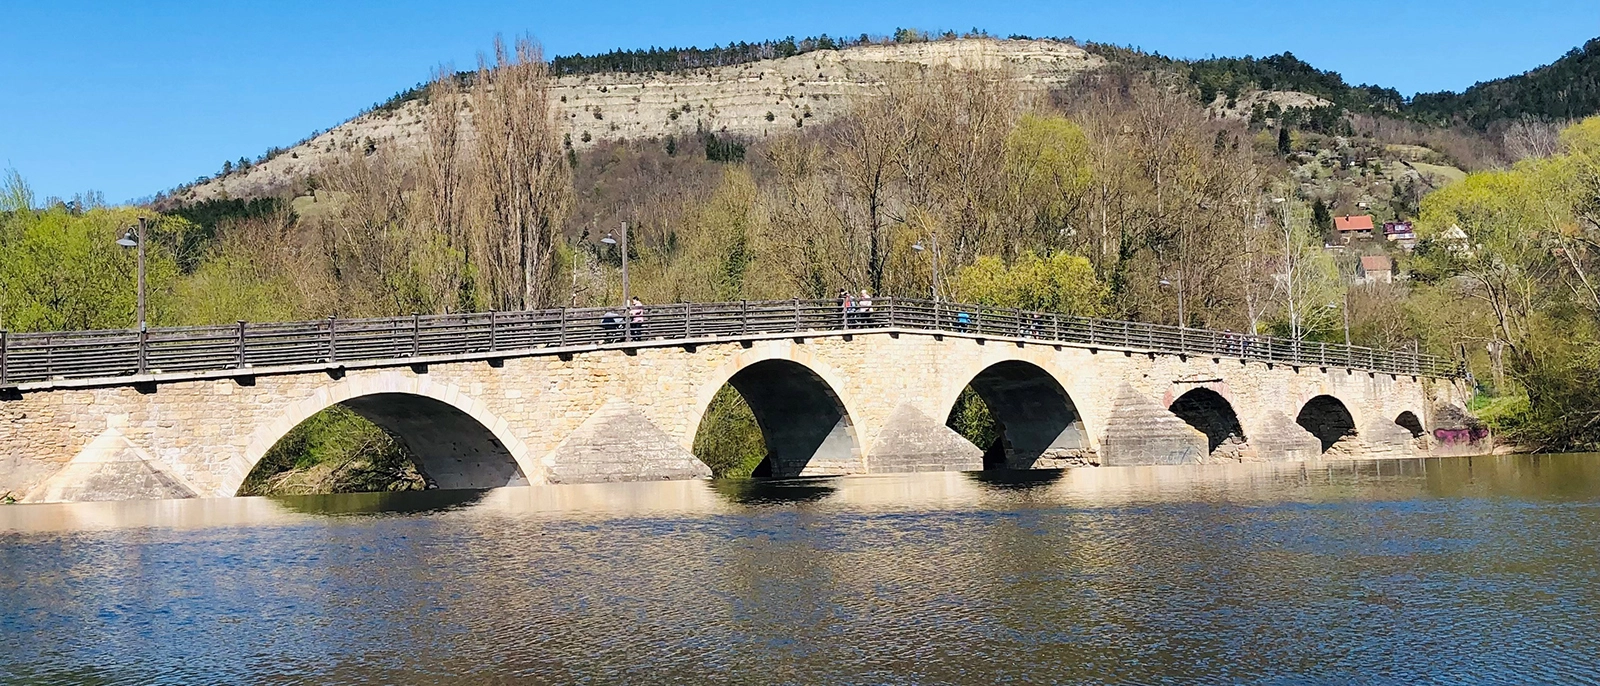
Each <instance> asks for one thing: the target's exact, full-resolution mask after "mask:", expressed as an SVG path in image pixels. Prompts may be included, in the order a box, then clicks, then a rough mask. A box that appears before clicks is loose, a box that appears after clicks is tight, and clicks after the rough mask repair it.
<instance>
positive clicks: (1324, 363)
mask: <svg viewBox="0 0 1600 686" xmlns="http://www.w3.org/2000/svg"><path fill="white" fill-rule="evenodd" d="M1319 345H1321V346H1322V350H1321V355H1322V366H1324V367H1326V366H1328V343H1327V342H1326V341H1324V342H1322V343H1320V344H1319Z"/></svg>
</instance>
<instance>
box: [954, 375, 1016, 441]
mask: <svg viewBox="0 0 1600 686" xmlns="http://www.w3.org/2000/svg"><path fill="white" fill-rule="evenodd" d="M945 424H946V425H948V426H949V427H950V429H951V430H952V431H955V432H956V433H958V434H961V436H962V437H963V438H965V439H967V440H968V441H971V442H972V444H973V445H975V446H978V449H979V450H983V451H986V452H987V451H989V450H991V449H993V448H994V447H995V442H996V441H998V440H1000V430H1001V427H1000V423H999V422H998V421H995V418H994V413H992V412H991V411H990V410H989V405H988V404H987V403H985V402H983V398H982V397H980V396H979V395H978V392H977V391H974V390H972V387H971V386H968V387H966V388H963V389H961V395H960V397H958V398H956V405H955V407H953V408H951V409H950V418H949V419H948V420H947V421H946V422H945ZM1001 450H1004V447H1003V446H1002V447H1001Z"/></svg>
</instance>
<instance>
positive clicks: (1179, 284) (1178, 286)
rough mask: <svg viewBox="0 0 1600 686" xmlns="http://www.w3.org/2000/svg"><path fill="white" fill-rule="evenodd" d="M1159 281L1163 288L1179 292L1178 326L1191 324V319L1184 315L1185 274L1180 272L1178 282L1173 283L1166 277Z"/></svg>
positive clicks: (1182, 326)
mask: <svg viewBox="0 0 1600 686" xmlns="http://www.w3.org/2000/svg"><path fill="white" fill-rule="evenodd" d="M1158 283H1159V284H1160V286H1161V287H1162V288H1172V289H1174V290H1176V291H1177V293H1178V327H1179V328H1184V327H1187V326H1188V325H1189V320H1188V319H1187V318H1186V317H1184V316H1183V315H1184V311H1183V274H1182V273H1179V274H1178V281H1177V283H1173V282H1171V281H1168V280H1166V279H1162V280H1161V281H1160V282H1158Z"/></svg>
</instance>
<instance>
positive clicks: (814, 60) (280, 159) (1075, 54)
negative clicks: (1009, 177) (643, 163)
mask: <svg viewBox="0 0 1600 686" xmlns="http://www.w3.org/2000/svg"><path fill="white" fill-rule="evenodd" d="M1104 64H1105V61H1104V60H1103V59H1101V58H1099V57H1097V56H1094V55H1091V54H1089V53H1088V52H1086V51H1084V50H1082V49H1080V48H1078V47H1076V46H1073V45H1070V44H1067V43H1060V42H1056V41H1047V40H996V39H990V38H972V39H961V40H950V41H934V42H927V43H910V44H895V45H870V46H861V47H854V48H848V49H844V50H818V51H815V52H809V53H805V54H803V55H797V56H794V57H785V58H782V59H775V60H762V61H759V62H751V63H747V64H741V65H734V66H729V67H719V68H714V69H697V70H692V71H683V72H673V73H660V72H653V73H605V74H591V75H583V76H564V77H561V78H559V79H558V80H557V82H556V85H555V88H554V90H553V92H552V97H553V98H554V99H555V108H554V109H555V116H556V118H557V119H558V121H559V122H560V126H561V130H562V132H563V133H566V134H570V135H571V137H572V144H573V145H574V146H578V147H583V146H586V145H593V144H594V143H596V142H600V141H610V140H637V139H644V138H651V137H665V136H669V135H678V136H683V135H692V134H694V133H696V132H697V131H699V130H704V131H712V132H717V133H728V134H734V135H739V136H747V137H753V138H760V137H764V136H769V135H776V134H780V133H784V132H788V131H794V130H796V129H798V128H804V127H806V126H816V125H819V124H822V123H825V122H827V121H829V120H831V119H833V118H835V117H837V116H839V114H841V113H843V112H845V111H846V110H848V108H849V107H850V102H851V101H852V100H853V99H854V98H856V97H859V96H863V95H871V94H873V93H874V92H876V90H877V89H878V88H880V87H882V86H883V85H884V84H885V83H887V82H889V81H891V80H893V79H898V78H906V77H907V76H908V75H910V74H914V73H915V71H916V69H917V68H919V67H936V66H948V67H953V68H959V69H977V68H985V69H999V70H1002V71H1003V72H1004V73H1006V74H1008V75H1009V76H1010V77H1011V78H1013V79H1015V80H1016V81H1017V83H1018V84H1019V86H1021V90H1022V91H1024V92H1038V91H1042V90H1044V89H1047V88H1049V87H1050V86H1052V85H1055V84H1060V83H1064V82H1066V81H1068V80H1070V79H1071V78H1073V77H1074V76H1076V75H1078V74H1081V73H1082V72H1085V71H1088V70H1092V69H1095V68H1098V67H1100V66H1102V65H1104ZM423 116H424V112H423V109H422V107H421V103H420V102H417V101H412V102H408V103H406V104H405V105H403V106H401V107H400V108H398V109H397V110H394V111H388V112H374V113H370V114H365V115H362V116H360V117H357V118H355V119H352V120H350V121H347V122H345V123H343V124H340V125H339V126H337V127H334V128H333V129H331V130H329V131H326V132H324V133H322V134H320V135H317V136H315V137H313V138H311V139H309V140H307V141H305V142H304V143H301V144H299V145H296V146H294V147H293V148H290V149H289V150H287V151H285V152H284V153H283V154H281V155H279V156H277V157H275V158H273V159H271V160H268V161H267V162H265V163H263V164H259V165H256V166H254V167H252V168H250V169H249V170H248V171H245V172H238V173H234V174H230V175H228V176H226V177H224V178H221V179H214V180H212V181H209V182H206V183H204V184H199V185H197V186H194V187H193V188H191V189H189V190H188V191H186V192H185V193H183V194H181V197H182V198H184V199H186V200H200V199H206V198H212V197H219V196H222V195H223V194H226V195H227V196H228V197H251V196H254V195H258V194H261V193H265V192H270V191H272V190H273V189H275V188H278V187H281V186H283V185H285V184H287V183H289V182H290V181H291V180H293V179H294V178H296V177H300V176H304V175H306V174H309V173H314V172H316V171H317V170H319V169H321V168H322V167H324V166H325V165H327V164H329V163H330V162H332V161H333V160H334V159H337V158H339V157H342V156H345V155H348V154H351V153H359V152H360V151H363V150H365V149H367V148H368V147H369V146H370V145H377V146H380V147H381V146H386V145H393V146H396V147H399V148H402V149H404V148H412V147H415V146H418V145H421V144H422V142H423V140H424V136H425V135H426V134H425V132H424V129H423V120H422V117H423ZM463 123H464V124H466V125H467V128H468V130H469V133H468V135H469V136H470V126H471V122H470V118H468V119H467V120H464V122H463ZM585 133H587V134H588V138H589V141H587V142H586V141H584V140H583V138H584V134H585Z"/></svg>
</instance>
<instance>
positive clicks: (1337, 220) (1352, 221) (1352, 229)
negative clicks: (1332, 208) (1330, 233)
mask: <svg viewBox="0 0 1600 686" xmlns="http://www.w3.org/2000/svg"><path fill="white" fill-rule="evenodd" d="M1333 228H1334V230H1336V231H1338V232H1339V240H1340V241H1343V242H1345V243H1349V242H1350V240H1351V239H1354V238H1372V232H1373V229H1374V227H1373V225H1372V215H1370V214H1358V215H1353V216H1350V215H1347V216H1343V217H1334V218H1333Z"/></svg>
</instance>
